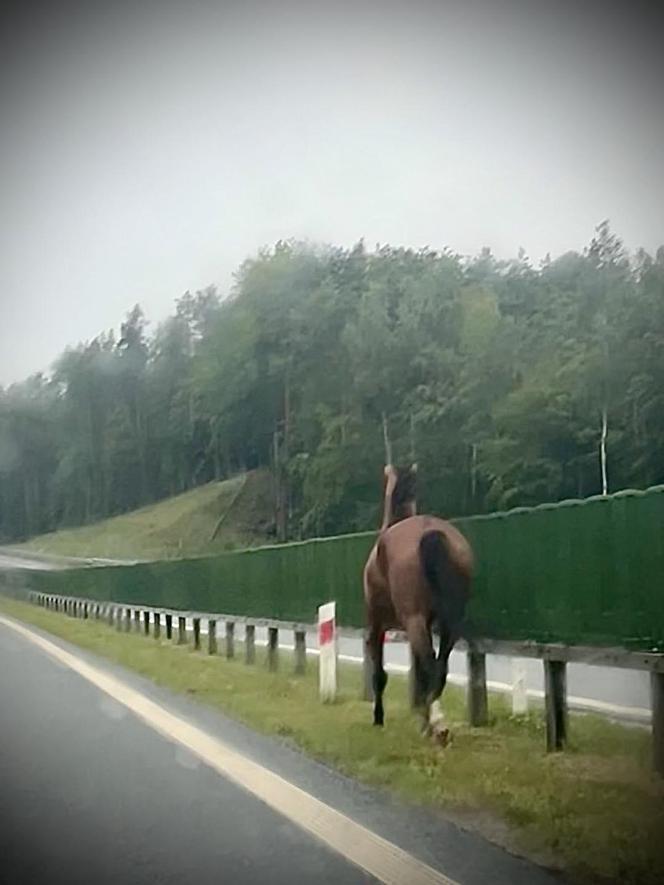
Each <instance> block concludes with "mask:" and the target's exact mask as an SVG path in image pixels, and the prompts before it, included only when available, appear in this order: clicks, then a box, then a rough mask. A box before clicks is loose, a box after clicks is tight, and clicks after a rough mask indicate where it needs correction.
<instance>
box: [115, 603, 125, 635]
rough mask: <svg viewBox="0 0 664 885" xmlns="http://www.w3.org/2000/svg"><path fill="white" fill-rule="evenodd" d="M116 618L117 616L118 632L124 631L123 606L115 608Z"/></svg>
mask: <svg viewBox="0 0 664 885" xmlns="http://www.w3.org/2000/svg"><path fill="white" fill-rule="evenodd" d="M115 618H116V621H115V626H116V628H117V630H118V632H120V631H124V609H123V608H116V609H115Z"/></svg>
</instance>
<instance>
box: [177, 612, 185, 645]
mask: <svg viewBox="0 0 664 885" xmlns="http://www.w3.org/2000/svg"><path fill="white" fill-rule="evenodd" d="M186 642H187V619H186V618H183V617H178V645H185V643H186Z"/></svg>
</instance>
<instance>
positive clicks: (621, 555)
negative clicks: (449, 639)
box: [23, 486, 664, 652]
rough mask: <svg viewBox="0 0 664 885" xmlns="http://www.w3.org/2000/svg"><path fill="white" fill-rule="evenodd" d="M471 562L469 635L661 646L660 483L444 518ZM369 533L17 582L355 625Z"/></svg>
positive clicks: (94, 595) (360, 620)
mask: <svg viewBox="0 0 664 885" xmlns="http://www.w3.org/2000/svg"><path fill="white" fill-rule="evenodd" d="M453 521H454V523H455V524H456V525H457V526H458V527H459V528H460V529H461V531H462V532H463V533H464V534H465V535H466V536H467V538H468V539H469V541H470V542H471V544H472V546H473V548H474V550H475V554H476V558H477V574H476V578H475V581H474V586H473V599H472V602H471V605H470V610H469V623H470V629H471V631H472V633H473V634H474V635H476V636H479V637H483V638H488V639H496V640H511V641H534V642H541V643H564V644H568V645H585V646H587V645H596V646H620V647H623V648H626V649H630V650H635V651H660V652H661V651H664V592H663V591H664V588H663V583H664V486H657V487H654V488H651V489H647V490H646V491H643V492H640V491H625V492H620V493H618V494H615V495H612V496H609V497H606V498H600V497H596V498H588V499H585V500H582V501H564V502H561V503H558V504H546V505H542V506H539V507H534V508H522V509H517V510H511V511H509V512H505V513H494V514H489V515H486V516H474V517H468V518H464V519H457V520H453ZM374 539H375V533H373V532H372V533H364V534H357V535H347V536H342V537H336V538H327V539H322V540H312V541H303V542H298V543H292V544H285V545H280V546H273V547H262V548H258V549H255V550H247V551H239V552H232V553H226V554H222V555H218V556H214V557H207V558H200V559H188V560H178V561H168V562H155V563H141V564H138V565H131V566H104V567H94V568H90V567H86V568H76V569H66V570H62V571H51V572H47V571H32V572H30V573H24V578H23V580H24V581H25V584H26V585H27V589H31V590H35V591H38V592H43V593H54V594H61V595H68V596H74V597H83V598H86V599H94V600H99V601H113V602H117V603H126V604H128V605H138V604H143V605H149V606H156V607H164V608H170V609H182V610H186V611H200V612H224V613H228V614H234V615H238V616H244V617H255V618H261V617H262V618H274V619H279V620H284V621H296V622H301V623H311V622H312V621H313V620H314V617H315V612H316V607H317V606H318V605H319V604H321V603H323V602H326V601H328V600H330V599H334V600H336V602H337V612H338V620H339V623H340V624H341V625H342V626H347V627H362V626H364V608H363V600H362V582H361V574H362V567H363V565H364V562H365V560H366V557H367V554H368V553H369V550H370V548H371V546H372V544H373V542H374Z"/></svg>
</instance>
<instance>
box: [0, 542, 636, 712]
mask: <svg viewBox="0 0 664 885" xmlns="http://www.w3.org/2000/svg"><path fill="white" fill-rule="evenodd" d="M64 562H66V561H64ZM71 562H73V561H72V560H69V563H70V564H71ZM76 562H77V564H79V565H80V564H82V563H85V564H91V563H92V562H97V560H78V561H76ZM116 564H118V563H116ZM61 567H63V559H62V558H56V559H54V560H51V559H49V558H47V557H39V558H37V559H33V558H30V559H27V558H26V557H25V555H24V554H23V552H22V551H21V552H15V551H12V550H11V549H5V550H4V551H3V550H0V570H1V569H2V568H12V569H17V568H38V569H48V568H61ZM189 626H190V627H191V623H190V625H189ZM205 626H206V625H205V624H204V623H203V625H202V628H203V632H205ZM220 627H221V625H220V626H219V627H218V629H220ZM238 639H242V632H241V630H240V632H239V634H238ZM257 641H258V642H259V643H260V642H266V636H265V631H261V630H260V629H259V630H257ZM289 642H290V637H288V636H285V635H283V634H282V635H281V636H280V644H281V645H282V647H288V645H289ZM307 646H308V648H309V649H310V650H312V651H313V652H314V653H315V652H316V648H317V636H316V633H315V632H312V633H310V634H309V635H308V637H307ZM339 651H340V654H341V656H342V660H343V659H345V660H347V661H350V662H355V663H358V664H359V663H361V658H362V644H361V642H360V641H359V640H358V639H351V638H342V639H341V640H340V644H339ZM408 662H409V652H408V648H407V646H406V645H405V644H404V643H388V644H387V645H386V663H387V668H388V670H390V669H391V670H392V671H393V672H406V671H407V668H408ZM519 662H520V664H521V665H522V666H523V668H524V671H525V684H526V688H527V690H528V693H529V695H530V697H531V698H533V699H541V698H542V697H543V693H544V676H543V668H542V663H541V661H537V660H532V659H528V658H526V659H521V660H520V661H519ZM487 678H488V680H489V687H490V688H492V689H494V690H498V691H509V690H510V687H511V684H512V661H511V660H510V659H509V658H505V657H498V656H492V655H488V656H487ZM450 682H451V683H456V684H458V685H463V684H465V682H466V662H465V657H464V655H463V654H461V653H459V652H453V653H452V655H451V658H450ZM567 687H568V701H569V704H570V707H572V708H573V709H579V710H589V711H593V712H597V713H602V714H606V715H609V716H611V717H612V718H616V719H620V720H624V721H627V722H635V723H639V724H648V723H649V722H650V682H649V676H648V674H647V673H646V672H642V671H637V670H623V669H618V668H613V667H593V666H588V665H585V664H570V665H569V666H568V668H567Z"/></svg>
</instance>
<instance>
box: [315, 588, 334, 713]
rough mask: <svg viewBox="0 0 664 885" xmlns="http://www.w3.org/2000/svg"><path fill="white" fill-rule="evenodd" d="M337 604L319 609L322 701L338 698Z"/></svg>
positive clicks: (327, 604) (320, 687) (319, 657)
mask: <svg viewBox="0 0 664 885" xmlns="http://www.w3.org/2000/svg"><path fill="white" fill-rule="evenodd" d="M336 617H337V604H336V602H327V603H326V604H325V605H321V606H320V607H319V609H318V649H319V655H318V682H319V690H320V697H321V700H322V701H327V702H329V701H333V700H334V699H335V698H336V696H337V623H336Z"/></svg>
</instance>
